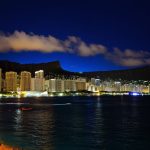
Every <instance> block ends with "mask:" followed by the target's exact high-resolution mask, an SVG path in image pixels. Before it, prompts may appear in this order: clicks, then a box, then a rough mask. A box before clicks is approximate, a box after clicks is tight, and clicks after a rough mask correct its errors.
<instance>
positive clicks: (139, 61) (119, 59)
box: [106, 48, 150, 67]
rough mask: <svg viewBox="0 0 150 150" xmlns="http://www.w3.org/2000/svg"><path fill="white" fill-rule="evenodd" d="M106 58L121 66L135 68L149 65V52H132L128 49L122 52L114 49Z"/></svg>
mask: <svg viewBox="0 0 150 150" xmlns="http://www.w3.org/2000/svg"><path fill="white" fill-rule="evenodd" d="M106 57H107V58H108V59H109V60H111V61H113V62H114V63H116V64H118V65H121V66H127V67H135V66H143V65H150V52H148V51H142V50H141V51H134V50H130V49H126V50H125V51H122V50H120V49H118V48H114V50H113V52H111V53H110V52H108V53H107V56H106Z"/></svg>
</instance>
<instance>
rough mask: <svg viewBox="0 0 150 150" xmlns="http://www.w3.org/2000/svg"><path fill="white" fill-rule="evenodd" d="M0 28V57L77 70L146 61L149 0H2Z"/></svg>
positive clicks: (149, 37)
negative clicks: (52, 64) (51, 62)
mask: <svg viewBox="0 0 150 150" xmlns="http://www.w3.org/2000/svg"><path fill="white" fill-rule="evenodd" d="M0 32H1V33H0V60H10V61H15V62H20V63H39V62H49V61H55V60H59V61H60V62H61V65H62V67H63V68H64V69H66V70H69V71H79V72H81V71H96V70H116V69H127V68H136V67H140V66H144V65H150V44H149V42H150V2H149V1H148V0H147V1H139V2H138V1H137V0H125V1H121V0H116V1H115V0H104V1H101V0H1V1H0ZM49 37H51V38H49Z"/></svg>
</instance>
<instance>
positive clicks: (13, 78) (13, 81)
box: [5, 71, 17, 92]
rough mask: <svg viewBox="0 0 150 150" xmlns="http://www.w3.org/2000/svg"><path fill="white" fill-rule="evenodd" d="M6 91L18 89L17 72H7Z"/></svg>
mask: <svg viewBox="0 0 150 150" xmlns="http://www.w3.org/2000/svg"><path fill="white" fill-rule="evenodd" d="M5 82H6V91H7V92H9V91H17V73H16V72H13V71H10V72H6V74H5Z"/></svg>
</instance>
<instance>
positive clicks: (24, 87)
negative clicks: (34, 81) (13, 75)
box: [20, 71, 31, 91]
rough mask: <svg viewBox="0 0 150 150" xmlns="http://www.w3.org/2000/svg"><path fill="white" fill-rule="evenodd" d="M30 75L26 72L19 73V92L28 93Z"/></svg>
mask: <svg viewBox="0 0 150 150" xmlns="http://www.w3.org/2000/svg"><path fill="white" fill-rule="evenodd" d="M30 87H31V73H30V72H27V71H22V72H21V79H20V89H21V91H30Z"/></svg>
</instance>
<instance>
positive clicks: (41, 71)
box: [35, 70, 44, 79]
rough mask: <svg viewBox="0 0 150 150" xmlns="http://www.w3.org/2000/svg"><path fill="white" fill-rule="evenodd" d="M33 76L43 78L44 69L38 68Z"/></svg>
mask: <svg viewBox="0 0 150 150" xmlns="http://www.w3.org/2000/svg"><path fill="white" fill-rule="evenodd" d="M35 78H41V79H43V78H44V71H43V70H39V71H36V72H35Z"/></svg>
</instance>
